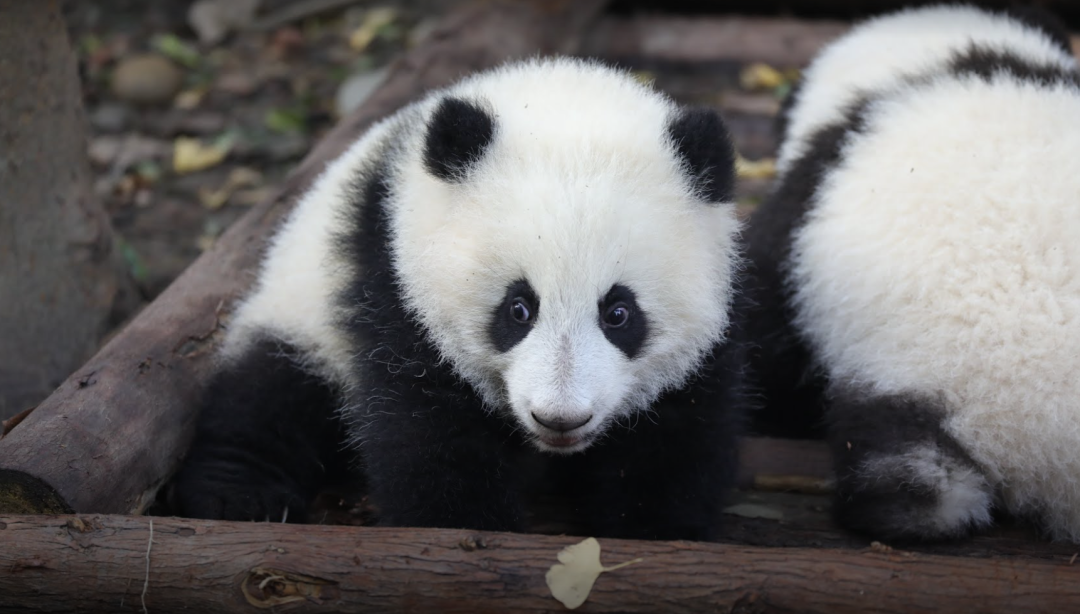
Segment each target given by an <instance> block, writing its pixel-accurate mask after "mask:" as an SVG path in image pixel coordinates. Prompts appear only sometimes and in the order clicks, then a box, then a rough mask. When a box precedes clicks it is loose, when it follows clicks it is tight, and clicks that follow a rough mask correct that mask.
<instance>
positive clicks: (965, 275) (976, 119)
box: [747, 6, 1080, 540]
mask: <svg viewBox="0 0 1080 614" xmlns="http://www.w3.org/2000/svg"><path fill="white" fill-rule="evenodd" d="M1078 84H1080V76H1078V72H1077V65H1076V61H1075V60H1074V58H1073V56H1072V55H1071V53H1070V51H1069V40H1068V37H1067V36H1066V35H1064V34H1063V33H1062V31H1061V30H1059V29H1057V28H1056V27H1054V26H1053V24H1052V23H1051V22H1050V21H1049V20H1042V19H1039V18H1037V15H1036V14H1035V13H1017V14H1004V13H1002V14H997V13H989V12H984V11H982V10H979V9H975V8H970V7H964V6H947V7H934V8H923V9H914V10H907V11H903V12H900V13H896V14H892V15H887V16H884V17H880V18H877V19H873V20H871V21H868V22H866V23H864V24H862V25H860V26H858V27H856V28H854V29H853V30H852V31H851V32H850V33H849V34H847V35H846V36H844V37H843V38H841V39H839V40H838V41H837V42H835V43H833V44H832V45H830V46H829V47H828V48H827V49H825V50H824V51H823V52H822V53H821V54H820V56H819V57H818V58H816V59H815V60H814V62H813V63H812V64H811V66H810V67H809V69H808V70H807V71H806V72H805V81H804V83H803V84H802V86H801V87H800V88H799V89H798V91H797V93H796V97H795V99H794V102H793V104H792V105H791V106H790V107H789V108H788V110H787V117H786V118H785V119H786V132H785V134H784V141H783V146H782V150H781V152H782V153H781V161H780V168H781V174H780V176H779V184H778V187H777V188H776V190H775V192H774V193H773V194H772V195H771V197H770V198H769V199H768V201H767V202H766V203H765V204H764V205H763V206H762V207H761V208H760V210H758V211H757V212H755V214H754V215H753V217H752V219H751V221H750V224H749V228H748V230H747V241H748V244H749V245H748V253H749V256H750V259H751V261H752V266H751V269H752V275H753V277H754V278H755V279H756V280H757V283H758V284H759V286H760V287H759V288H758V289H757V292H758V294H757V300H758V302H759V303H760V304H761V309H760V310H758V311H756V312H755V313H754V316H753V318H752V322H751V323H750V324H749V325H748V326H749V330H750V331H751V335H752V336H753V337H755V338H756V340H757V342H758V343H759V345H760V349H759V350H758V351H756V353H755V355H754V356H753V357H752V365H753V368H754V369H755V370H757V371H758V373H759V376H758V380H757V384H758V385H760V386H762V387H763V389H764V391H765V392H766V394H767V404H768V408H767V410H766V411H765V412H764V413H763V416H764V417H765V421H766V422H767V421H768V420H773V421H776V422H787V423H789V424H792V423H800V425H801V426H808V422H807V416H810V415H813V412H812V411H810V410H812V409H813V404H814V403H815V402H821V403H823V405H824V421H823V425H824V429H825V431H826V435H827V439H828V441H829V444H830V447H831V449H832V453H833V456H834V459H835V466H836V471H837V478H838V494H839V496H838V499H837V503H836V508H837V512H838V515H839V518H840V520H841V521H842V522H844V523H845V524H847V525H848V526H850V527H852V528H854V529H858V530H862V531H865V532H869V533H872V534H874V535H876V536H880V537H884V538H892V539H904V538H911V539H938V538H951V537H957V536H962V535H965V534H967V533H969V532H970V531H972V530H973V529H977V528H980V527H985V526H987V525H988V524H989V523H990V522H991V511H992V509H993V507H994V506H995V505H996V504H997V505H1001V506H1002V507H1003V508H1004V509H1006V510H1008V511H1009V512H1011V513H1014V514H1017V515H1020V516H1028V517H1033V518H1036V519H1037V520H1038V521H1039V522H1040V523H1041V524H1042V526H1044V527H1045V528H1046V530H1047V531H1048V533H1049V534H1050V535H1051V536H1053V537H1055V538H1059V539H1066V540H1078V539H1080V377H1078V375H1080V241H1077V237H1080V202H1078V199H1080V173H1078V172H1077V169H1078V168H1080V167H1078V166H1077V165H1078V163H1077V160H1080V129H1078V124H1077V118H1078V117H1080V85H1078ZM822 393H824V397H821V398H819V397H818V395H820V394H822ZM796 406H798V407H800V409H798V410H795V409H792V408H793V407H796ZM794 411H802V412H804V414H803V415H802V416H795V415H794V413H793V412H794Z"/></svg>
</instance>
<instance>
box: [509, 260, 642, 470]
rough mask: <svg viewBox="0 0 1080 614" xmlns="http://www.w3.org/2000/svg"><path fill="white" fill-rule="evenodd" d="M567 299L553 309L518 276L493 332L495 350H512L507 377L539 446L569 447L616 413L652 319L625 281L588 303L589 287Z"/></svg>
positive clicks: (580, 444) (588, 439) (589, 437)
mask: <svg viewBox="0 0 1080 614" xmlns="http://www.w3.org/2000/svg"><path fill="white" fill-rule="evenodd" d="M566 298H568V297H564V300H563V304H561V305H559V304H556V303H555V302H554V301H552V302H551V305H550V309H549V308H548V305H547V304H545V303H544V302H543V301H542V299H541V298H540V296H539V295H538V294H537V292H536V291H535V290H533V288H532V286H531V284H529V282H527V281H523V280H518V281H515V282H513V283H511V284H510V285H509V287H508V288H507V292H506V295H505V298H504V300H503V301H502V302H500V303H499V305H498V307H497V308H496V309H495V312H494V313H493V315H492V318H491V325H490V329H489V331H490V335H491V339H492V343H493V345H494V346H495V348H496V350H498V351H500V352H503V353H512V356H509V357H508V358H509V360H508V363H509V368H508V369H506V372H505V374H504V376H503V379H504V380H505V383H506V387H507V389H508V393H509V396H510V405H511V407H512V409H513V410H514V412H515V415H516V417H517V418H518V420H519V421H520V422H521V423H522V424H524V425H525V426H526V428H528V429H529V431H530V432H531V433H532V434H533V435H534V437H535V440H536V442H537V444H538V445H539V446H540V447H542V448H544V449H550V450H555V451H565V452H572V451H575V450H580V449H584V448H585V447H587V446H588V445H589V444H590V443H592V441H593V439H595V437H596V436H597V435H599V434H600V433H602V432H603V430H604V426H605V425H606V422H608V421H609V420H611V419H612V417H614V416H617V415H619V413H620V411H619V410H620V407H619V404H620V403H619V402H620V401H623V400H624V399H626V397H627V396H628V393H629V392H630V391H632V390H633V388H634V381H633V369H632V366H633V365H632V361H633V359H634V358H635V357H636V356H638V355H640V354H641V352H642V350H643V349H644V345H645V341H646V339H647V337H648V330H649V326H648V316H647V315H646V313H645V310H644V309H642V308H641V306H640V305H639V304H638V302H637V300H636V299H635V295H634V292H633V290H631V289H630V288H629V287H628V286H626V285H623V284H615V285H613V286H612V287H611V289H610V290H608V291H607V292H606V293H605V294H604V295H603V296H601V297H599V298H598V299H597V300H595V301H593V302H592V304H591V305H590V304H589V303H590V301H589V300H588V299H589V298H590V297H589V295H587V294H586V295H583V296H581V297H578V298H579V299H580V300H573V301H572V302H571V304H569V305H567V304H566V303H567V301H566ZM549 311H550V312H551V313H550V314H549V313H548V312H549ZM519 346H520V347H519ZM538 374H543V376H542V377H538Z"/></svg>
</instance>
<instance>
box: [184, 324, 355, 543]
mask: <svg viewBox="0 0 1080 614" xmlns="http://www.w3.org/2000/svg"><path fill="white" fill-rule="evenodd" d="M300 359H301V354H300V353H299V352H298V350H297V349H296V348H294V347H292V346H290V345H288V344H286V343H284V342H281V341H279V340H274V339H266V340H262V341H259V342H257V343H253V344H252V345H251V347H250V348H249V349H247V350H246V351H245V352H244V353H243V355H242V356H240V357H238V358H237V359H235V360H233V361H231V362H230V363H228V364H227V365H226V366H225V367H224V368H223V369H222V370H221V371H219V372H218V373H217V374H215V375H214V376H213V377H212V379H211V381H210V384H209V385H208V387H207V389H206V391H205V392H204V394H203V401H202V407H201V411H200V414H199V417H198V422H197V424H196V433H195V438H194V441H193V442H192V446H191V448H190V450H189V451H188V454H187V458H186V459H185V461H184V464H183V466H182V467H181V469H180V471H179V472H178V474H177V476H176V478H175V479H174V481H173V483H172V485H171V488H170V490H169V503H170V507H172V509H173V512H174V513H176V514H177V515H181V516H187V517H193V518H211V519H224V520H271V521H286V520H287V521H289V522H304V521H305V520H306V517H307V509H308V505H309V504H310V502H311V500H312V499H313V498H314V496H315V495H316V494H318V491H319V489H320V488H321V486H322V485H323V484H324V482H325V481H326V479H327V475H328V474H329V473H331V472H334V471H341V472H344V471H346V470H347V466H348V461H347V459H348V455H347V453H346V452H345V451H344V450H343V442H344V433H343V430H342V426H341V424H340V419H339V418H338V416H337V412H336V407H337V400H336V399H337V395H336V393H335V392H334V390H333V387H332V386H331V385H330V383H329V382H327V381H325V380H323V379H321V378H319V377H317V376H315V375H312V374H311V373H309V372H308V371H306V370H305V369H303V368H302V367H301V364H300V362H299V361H300Z"/></svg>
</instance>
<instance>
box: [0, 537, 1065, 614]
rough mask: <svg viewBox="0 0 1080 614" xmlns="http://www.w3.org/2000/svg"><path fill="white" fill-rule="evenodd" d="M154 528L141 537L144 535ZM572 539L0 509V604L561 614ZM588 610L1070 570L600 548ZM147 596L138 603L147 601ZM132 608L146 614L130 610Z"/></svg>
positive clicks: (1022, 595)
mask: <svg viewBox="0 0 1080 614" xmlns="http://www.w3.org/2000/svg"><path fill="white" fill-rule="evenodd" d="M151 523H152V533H151ZM578 541H580V538H576V537H565V536H564V537H545V536H537V535H521V534H509V533H477V532H470V531H460V530H443V529H371V528H353V527H327V526H297V525H282V524H263V523H229V522H208V521H194V520H182V519H175V518H147V517H139V518H133V517H120V516H99V517H92V516H83V517H81V518H78V517H74V516H0V543H3V544H4V547H3V548H2V549H0V611H3V612H7V611H15V610H18V611H20V612H28V611H29V612H33V611H49V612H82V613H94V612H118V611H149V612H154V613H157V614H160V613H164V612H174V611H181V610H183V611H189V612H256V611H259V610H261V609H266V608H271V607H280V608H282V609H283V610H284V609H287V610H288V611H290V612H344V611H350V612H356V611H365V612H366V611H375V612H391V611H392V612H405V611H408V612H440V613H445V612H468V613H470V614H472V613H476V612H558V611H563V610H564V608H563V606H562V605H560V604H559V602H557V601H556V600H555V599H554V598H553V597H552V595H551V592H550V590H549V589H548V587H547V585H546V583H545V579H544V576H545V574H546V572H547V571H548V569H549V568H550V567H551V565H552V564H554V563H556V562H557V561H556V555H557V553H558V552H559V551H560V550H561V549H562V548H563V547H565V546H567V545H570V544H573V543H576V542H578ZM600 543H601V547H602V550H601V561H602V562H603V563H604V564H605V565H607V566H612V565H614V564H617V563H621V562H624V561H629V560H631V559H637V558H640V559H641V562H639V563H636V564H633V565H629V566H626V567H623V568H621V569H618V570H617V571H612V572H609V573H604V574H602V575H601V576H600V578H599V579H598V580H597V581H596V584H595V585H594V587H593V589H592V592H591V594H590V595H589V598H588V600H587V601H586V602H585V604H584V605H583V606H582V608H581V609H582V611H585V612H655V611H658V610H662V611H664V612H672V613H675V612H703V611H711V612H712V611H724V612H729V611H730V612H736V611H737V612H793V611H797V612H823V613H829V614H843V613H845V612H851V613H858V614H863V613H865V612H878V613H892V612H896V613H901V612H905V613H906V612H988V613H990V612H1002V613H1009V614H1013V613H1014V612H1068V611H1072V608H1074V607H1075V604H1076V603H1077V602H1078V601H1077V600H1080V582H1077V578H1078V577H1080V567H1076V566H1073V565H1072V564H1071V563H1070V561H1069V559H1068V558H1067V557H1060V558H1059V560H1039V559H1024V558H990V559H967V558H958V557H940V556H934V555H926V554H914V553H907V552H899V551H892V550H888V549H885V548H877V549H865V550H812V549H805V548H787V549H777V548H755V547H747V546H730V545H722V544H704V543H689V542H642V541H631V540H601V542H600ZM144 603H145V606H144ZM144 607H145V610H143V608H144Z"/></svg>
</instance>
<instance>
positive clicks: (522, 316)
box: [510, 296, 533, 324]
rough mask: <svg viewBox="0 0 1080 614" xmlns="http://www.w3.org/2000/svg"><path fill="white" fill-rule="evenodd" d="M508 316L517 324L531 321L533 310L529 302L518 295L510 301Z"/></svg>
mask: <svg viewBox="0 0 1080 614" xmlns="http://www.w3.org/2000/svg"><path fill="white" fill-rule="evenodd" d="M510 317H511V318H514V321H515V322H517V323H518V324H529V323H530V322H532V318H533V310H532V309H531V308H530V306H529V302H528V301H526V300H525V299H523V298H521V297H520V296H519V297H517V298H515V299H514V300H512V301H510Z"/></svg>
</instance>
